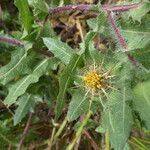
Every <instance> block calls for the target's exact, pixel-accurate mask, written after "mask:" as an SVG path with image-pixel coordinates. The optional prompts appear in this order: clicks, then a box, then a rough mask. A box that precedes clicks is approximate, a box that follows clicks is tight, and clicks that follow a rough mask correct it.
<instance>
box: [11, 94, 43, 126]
mask: <svg viewBox="0 0 150 150" xmlns="http://www.w3.org/2000/svg"><path fill="white" fill-rule="evenodd" d="M37 102H42V100H41V98H40V97H38V96H34V95H31V94H28V93H25V94H24V95H22V96H21V97H20V98H19V99H18V102H17V104H18V105H19V106H18V108H17V109H16V111H15V116H14V125H17V124H18V123H19V122H20V121H21V120H22V119H23V118H24V117H25V115H26V114H27V113H28V112H29V111H31V112H33V110H34V107H35V105H36V104H37Z"/></svg>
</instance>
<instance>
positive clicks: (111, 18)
mask: <svg viewBox="0 0 150 150" xmlns="http://www.w3.org/2000/svg"><path fill="white" fill-rule="evenodd" d="M114 15H115V14H114V13H113V12H108V20H109V24H110V27H111V30H112V31H113V32H114V33H115V37H116V39H117V41H118V44H119V46H120V47H121V48H123V49H127V43H126V40H125V38H124V37H123V36H122V33H121V30H120V29H119V27H118V26H117V23H116V21H115V18H114Z"/></svg>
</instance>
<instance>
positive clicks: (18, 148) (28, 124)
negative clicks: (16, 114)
mask: <svg viewBox="0 0 150 150" xmlns="http://www.w3.org/2000/svg"><path fill="white" fill-rule="evenodd" d="M32 115H33V114H32V113H31V112H30V114H29V118H28V121H27V124H26V127H25V129H24V131H23V134H22V137H21V139H20V142H19V145H18V147H17V150H21V147H22V144H23V142H24V140H25V138H26V136H27V133H28V130H29V126H30V122H31V119H32Z"/></svg>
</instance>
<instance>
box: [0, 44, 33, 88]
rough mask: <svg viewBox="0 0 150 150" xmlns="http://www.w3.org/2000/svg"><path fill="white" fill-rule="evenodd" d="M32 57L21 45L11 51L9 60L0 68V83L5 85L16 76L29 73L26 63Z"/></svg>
mask: <svg viewBox="0 0 150 150" xmlns="http://www.w3.org/2000/svg"><path fill="white" fill-rule="evenodd" d="M32 59H33V58H32V57H31V56H27V52H26V51H25V49H24V48H23V47H22V48H18V49H16V50H15V51H13V52H12V56H11V61H10V62H9V63H8V64H7V65H5V66H4V67H1V68H0V83H2V84H4V85H5V84H6V83H8V82H9V81H11V80H12V79H14V78H15V77H16V76H19V75H23V74H27V73H29V72H30V71H31V70H30V68H29V66H28V65H29V63H31V60H32Z"/></svg>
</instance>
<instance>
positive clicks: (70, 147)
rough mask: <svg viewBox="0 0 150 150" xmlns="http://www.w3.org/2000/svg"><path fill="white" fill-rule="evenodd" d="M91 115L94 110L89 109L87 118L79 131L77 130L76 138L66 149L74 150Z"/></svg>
mask: <svg viewBox="0 0 150 150" xmlns="http://www.w3.org/2000/svg"><path fill="white" fill-rule="evenodd" d="M91 115H92V111H91V110H89V111H88V113H87V115H86V117H85V119H84V120H83V122H82V124H81V126H80V127H79V129H78V131H77V132H76V135H75V137H74V139H73V140H72V142H71V143H70V144H69V145H68V147H67V148H66V150H72V149H73V147H74V145H75V144H76V142H77V140H78V139H79V138H80V136H81V134H82V132H83V130H84V127H85V126H86V124H87V122H88V120H89V118H90V117H91Z"/></svg>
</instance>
